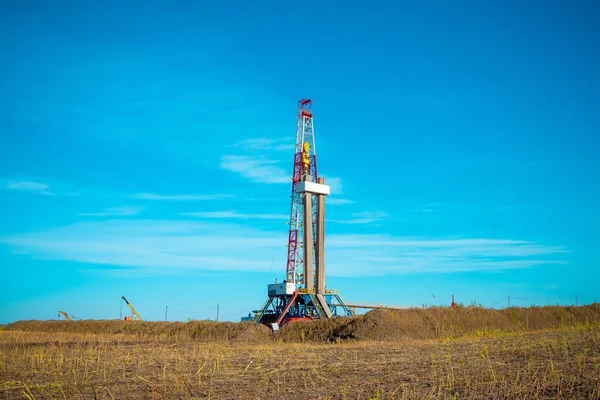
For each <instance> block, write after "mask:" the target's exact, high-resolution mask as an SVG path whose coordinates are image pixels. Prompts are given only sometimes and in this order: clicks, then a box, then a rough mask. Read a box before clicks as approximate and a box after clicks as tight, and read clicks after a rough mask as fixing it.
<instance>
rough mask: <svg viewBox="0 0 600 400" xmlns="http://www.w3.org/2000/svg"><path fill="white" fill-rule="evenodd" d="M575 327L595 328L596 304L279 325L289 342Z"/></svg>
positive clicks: (378, 314) (384, 314)
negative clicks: (582, 325)
mask: <svg viewBox="0 0 600 400" xmlns="http://www.w3.org/2000/svg"><path fill="white" fill-rule="evenodd" d="M579 324H595V325H598V324H600V304H597V303H595V304H592V305H587V306H580V307H562V306H547V307H531V308H509V309H504V310H496V309H488V308H482V307H463V306H458V307H452V308H450V307H449V308H441V307H431V308H412V309H406V310H392V309H378V310H373V311H369V312H368V313H366V314H364V315H361V316H357V317H354V318H334V319H331V320H321V321H315V322H302V323H294V324H290V325H288V326H285V327H283V329H282V330H281V333H280V338H281V339H282V340H284V341H290V342H295V341H300V342H303V341H321V342H322V341H327V342H331V341H339V340H346V339H358V340H402V339H408V340H410V339H434V338H445V337H459V336H464V335H489V334H493V333H497V332H514V331H525V330H534V329H548V328H559V327H567V326H577V325H579Z"/></svg>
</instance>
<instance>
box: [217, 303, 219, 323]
mask: <svg viewBox="0 0 600 400" xmlns="http://www.w3.org/2000/svg"><path fill="white" fill-rule="evenodd" d="M217 322H219V305H218V304H217Z"/></svg>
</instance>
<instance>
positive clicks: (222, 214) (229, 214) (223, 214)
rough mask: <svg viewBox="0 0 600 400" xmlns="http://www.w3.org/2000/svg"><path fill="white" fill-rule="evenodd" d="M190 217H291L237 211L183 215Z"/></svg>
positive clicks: (287, 216) (280, 218)
mask: <svg viewBox="0 0 600 400" xmlns="http://www.w3.org/2000/svg"><path fill="white" fill-rule="evenodd" d="M181 215H186V216H190V217H198V218H218V219H279V220H286V219H288V218H289V215H285V214H244V213H239V212H237V211H203V212H189V213H181Z"/></svg>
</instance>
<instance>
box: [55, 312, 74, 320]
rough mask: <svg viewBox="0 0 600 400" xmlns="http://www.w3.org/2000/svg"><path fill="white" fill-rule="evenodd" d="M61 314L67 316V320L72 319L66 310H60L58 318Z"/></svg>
mask: <svg viewBox="0 0 600 400" xmlns="http://www.w3.org/2000/svg"><path fill="white" fill-rule="evenodd" d="M61 314H62V315H64V316H65V319H66V320H67V321H70V320H71V317H69V314H67V313H66V312H64V311H59V312H58V318H60V315H61Z"/></svg>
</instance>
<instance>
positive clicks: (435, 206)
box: [419, 203, 444, 213]
mask: <svg viewBox="0 0 600 400" xmlns="http://www.w3.org/2000/svg"><path fill="white" fill-rule="evenodd" d="M443 206H444V204H442V203H427V204H425V205H424V206H423V207H422V208H421V209H420V210H419V211H420V212H425V213H430V212H437V211H440V208H442V207H443Z"/></svg>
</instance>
